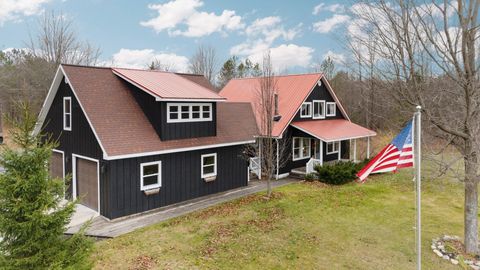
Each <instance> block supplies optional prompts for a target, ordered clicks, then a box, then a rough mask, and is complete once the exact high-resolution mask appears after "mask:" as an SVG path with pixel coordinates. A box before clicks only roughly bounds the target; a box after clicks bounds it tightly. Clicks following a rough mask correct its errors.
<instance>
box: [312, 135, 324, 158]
mask: <svg viewBox="0 0 480 270" xmlns="http://www.w3.org/2000/svg"><path fill="white" fill-rule="evenodd" d="M321 152H322V141H320V140H318V139H314V140H313V158H314V159H321Z"/></svg>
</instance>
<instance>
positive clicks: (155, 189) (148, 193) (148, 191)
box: [143, 188, 160, 196]
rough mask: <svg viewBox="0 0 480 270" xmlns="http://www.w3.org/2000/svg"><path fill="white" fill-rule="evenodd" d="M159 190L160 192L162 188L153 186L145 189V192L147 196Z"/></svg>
mask: <svg viewBox="0 0 480 270" xmlns="http://www.w3.org/2000/svg"><path fill="white" fill-rule="evenodd" d="M159 192H160V188H152V189H147V190H144V191H143V193H145V195H147V196H150V195H155V194H158V193H159Z"/></svg>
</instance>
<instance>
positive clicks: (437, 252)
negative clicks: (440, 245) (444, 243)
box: [433, 249, 443, 257]
mask: <svg viewBox="0 0 480 270" xmlns="http://www.w3.org/2000/svg"><path fill="white" fill-rule="evenodd" d="M433 253H435V254H437V255H438V257H443V254H442V252H440V251H438V249H434V250H433Z"/></svg>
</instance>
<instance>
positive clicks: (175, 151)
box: [104, 140, 255, 160]
mask: <svg viewBox="0 0 480 270" xmlns="http://www.w3.org/2000/svg"><path fill="white" fill-rule="evenodd" d="M250 143H255V140H250V141H239V142H232V143H220V144H209V145H201V146H193V147H185V148H175V149H167V150H161V151H154V152H143V153H136V154H127V155H117V156H106V157H104V159H105V160H117V159H124V158H134V157H145V156H154V155H162V154H171V153H179V152H187V151H195V150H202V149H210V148H217V147H225V146H233V145H240V144H250Z"/></svg>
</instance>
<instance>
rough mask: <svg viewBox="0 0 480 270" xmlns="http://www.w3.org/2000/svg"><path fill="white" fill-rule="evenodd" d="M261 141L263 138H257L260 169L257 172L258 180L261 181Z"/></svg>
mask: <svg viewBox="0 0 480 270" xmlns="http://www.w3.org/2000/svg"><path fill="white" fill-rule="evenodd" d="M262 141H263V138H262V137H258V157H259V159H258V166H259V167H260V169H259V170H258V171H259V176H258V180H261V179H262V164H263V162H262V150H263V149H262Z"/></svg>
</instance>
